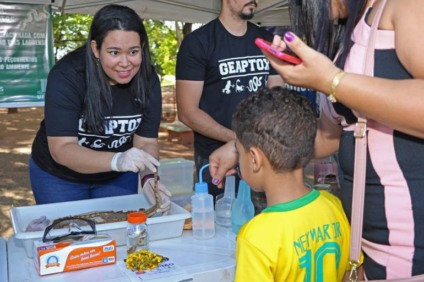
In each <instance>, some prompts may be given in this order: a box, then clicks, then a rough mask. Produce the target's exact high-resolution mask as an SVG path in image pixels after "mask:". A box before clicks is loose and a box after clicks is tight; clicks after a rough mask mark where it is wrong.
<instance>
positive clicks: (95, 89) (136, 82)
mask: <svg viewBox="0 0 424 282" xmlns="http://www.w3.org/2000/svg"><path fill="white" fill-rule="evenodd" d="M114 30H123V31H134V32H137V33H138V35H139V36H140V41H141V42H140V43H141V46H143V48H142V51H141V52H142V64H141V66H140V70H139V71H138V73H137V74H136V75H135V77H134V78H133V79H132V80H131V82H130V89H131V94H132V98H133V99H134V101H137V102H138V103H136V105H138V106H140V108H141V110H144V109H145V108H146V107H147V106H148V104H149V84H150V83H149V81H150V79H151V76H152V74H153V73H154V70H153V66H152V63H151V57H150V51H149V39H148V37H147V32H146V29H145V27H144V25H143V20H142V19H141V18H140V17H139V16H138V15H137V13H136V12H135V11H134V10H133V9H131V8H129V7H126V6H121V5H115V4H112V5H107V6H104V7H103V8H101V9H100V10H99V11H98V12H97V13H96V14H95V15H94V17H93V21H92V23H91V27H90V32H89V34H88V39H87V42H86V44H85V46H84V47H83V48H85V54H86V83H87V91H86V95H85V99H84V108H83V115H84V119H85V127H86V129H88V130H90V131H92V132H103V131H104V125H105V116H108V115H110V114H111V113H112V107H113V102H112V94H111V88H110V85H109V80H108V77H107V76H106V74H105V73H104V71H103V69H102V68H100V67H98V65H97V59H96V57H95V56H94V54H93V52H92V50H91V47H90V45H91V41H92V40H94V41H96V43H97V48H98V49H99V50H100V48H101V47H102V44H103V41H104V39H105V37H106V36H107V34H108V33H109V32H110V31H114Z"/></svg>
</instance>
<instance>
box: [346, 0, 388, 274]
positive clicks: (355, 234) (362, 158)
mask: <svg viewBox="0 0 424 282" xmlns="http://www.w3.org/2000/svg"><path fill="white" fill-rule="evenodd" d="M385 5H386V0H382V1H381V3H380V7H379V8H378V10H377V13H376V15H375V17H374V20H373V23H372V25H371V31H370V37H369V41H368V46H367V50H366V54H365V62H364V68H363V74H365V75H369V76H373V75H374V47H375V41H376V37H377V36H376V31H377V28H378V23H379V22H380V18H381V15H382V12H383V9H384V6H385ZM366 134H367V120H366V118H365V117H362V116H359V117H358V122H357V123H356V126H355V132H354V136H355V166H354V176H353V196H352V215H351V216H352V217H351V235H350V237H351V238H350V240H351V243H350V264H351V266H352V270H353V272H351V276H356V277H357V273H356V269H357V267H358V266H359V264H360V256H361V238H362V223H363V215H364V214H363V213H364V198H365V173H366V164H367V135H366ZM351 278H352V279H353V280H352V281H356V280H357V278H356V280H355V278H354V277H351Z"/></svg>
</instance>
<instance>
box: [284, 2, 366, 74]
mask: <svg viewBox="0 0 424 282" xmlns="http://www.w3.org/2000/svg"><path fill="white" fill-rule="evenodd" d="M344 1H345V4H346V6H347V8H348V11H349V15H348V18H347V19H339V20H331V15H330V2H331V0H290V4H289V11H290V20H291V25H292V29H293V31H294V32H295V33H296V34H298V35H300V36H301V37H302V38H303V39H304V40H305V42H306V43H307V44H308V45H309V46H311V47H312V48H314V49H315V50H317V51H319V52H321V53H323V54H325V55H327V56H328V57H329V58H331V59H334V58H335V56H336V54H337V52H340V53H339V56H338V59H337V65H338V66H339V67H342V66H343V65H344V62H345V60H346V57H347V54H348V53H349V50H350V48H351V47H352V45H353V43H352V41H351V39H350V36H351V34H352V31H353V29H354V27H355V25H356V24H357V23H358V21H359V19H360V16H361V14H362V13H361V12H362V11H363V9H364V7H365V5H366V2H367V1H366V0H344Z"/></svg>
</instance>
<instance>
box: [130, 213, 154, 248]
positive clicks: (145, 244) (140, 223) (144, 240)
mask: <svg viewBox="0 0 424 282" xmlns="http://www.w3.org/2000/svg"><path fill="white" fill-rule="evenodd" d="M146 220H147V215H146V213H145V212H131V213H129V214H128V215H127V221H128V225H127V254H131V253H133V252H137V251H139V250H148V249H149V235H148V230H147V225H146Z"/></svg>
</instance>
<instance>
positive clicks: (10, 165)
mask: <svg viewBox="0 0 424 282" xmlns="http://www.w3.org/2000/svg"><path fill="white" fill-rule="evenodd" d="M167 97H168V98H169V99H168V100H167V101H164V102H165V105H164V108H165V106H166V108H168V109H171V110H170V111H168V112H166V113H164V114H165V115H166V117H165V119H168V120H164V121H165V122H169V121H170V120H171V121H172V119H174V118H175V112H172V111H173V109H175V107H173V103H174V101H173V100H172V93H167V92H166V91H165V92H164V98H167ZM43 110H44V108H42V107H39V108H19V109H18V111H17V112H16V113H8V109H4V108H0V160H1V164H0V222H1V224H0V236H1V237H3V238H5V239H6V238H8V237H9V236H11V235H13V229H12V227H11V223H10V218H9V210H10V209H11V208H12V207H19V206H28V205H34V204H35V201H34V197H33V194H32V191H31V186H30V183H29V176H28V158H29V155H30V153H31V144H32V141H33V139H34V136H35V134H36V132H37V130H38V127H39V124H40V122H41V120H42V119H43V115H44V114H43ZM167 137H168V136H167V133H166V132H160V135H159V143H160V148H161V156H160V159H169V158H185V159H190V160H192V159H193V148H192V146H191V145H181V144H179V142H177V141H168V140H167Z"/></svg>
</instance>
